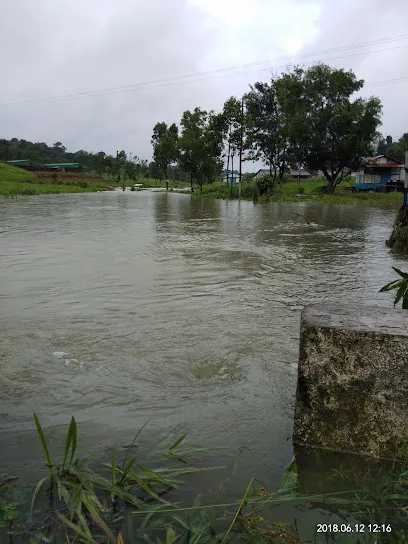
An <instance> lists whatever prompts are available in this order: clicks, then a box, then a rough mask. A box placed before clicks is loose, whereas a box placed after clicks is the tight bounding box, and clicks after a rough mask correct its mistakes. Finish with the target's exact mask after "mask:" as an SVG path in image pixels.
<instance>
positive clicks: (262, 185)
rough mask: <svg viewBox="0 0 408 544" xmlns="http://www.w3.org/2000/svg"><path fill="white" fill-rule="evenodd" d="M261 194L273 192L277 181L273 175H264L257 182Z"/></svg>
mask: <svg viewBox="0 0 408 544" xmlns="http://www.w3.org/2000/svg"><path fill="white" fill-rule="evenodd" d="M256 185H257V187H258V190H259V194H260V196H263V195H267V194H270V193H273V191H274V188H275V181H274V179H273V177H272V176H264V177H263V178H262V179H259V180H258V181H257V182H256Z"/></svg>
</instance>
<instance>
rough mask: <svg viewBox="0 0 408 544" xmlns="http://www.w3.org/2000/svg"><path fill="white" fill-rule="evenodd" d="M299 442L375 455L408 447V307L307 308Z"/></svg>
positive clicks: (302, 346)
mask: <svg viewBox="0 0 408 544" xmlns="http://www.w3.org/2000/svg"><path fill="white" fill-rule="evenodd" d="M293 442H294V444H295V446H296V445H298V446H306V447H311V448H317V449H323V450H332V451H340V452H346V453H356V454H360V455H364V456H369V457H375V458H378V457H382V456H384V457H390V456H391V457H392V456H393V455H395V454H396V452H397V450H398V448H399V447H401V446H402V445H406V444H408V311H407V310H399V309H390V310H388V309H383V308H379V307H366V306H350V305H348V306H341V305H325V304H317V305H313V306H309V307H308V308H306V309H305V310H304V311H303V313H302V318H301V340H300V353H299V368H298V384H297V393H296V409H295V425H294V433H293Z"/></svg>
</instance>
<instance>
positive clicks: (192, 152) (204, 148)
mask: <svg viewBox="0 0 408 544" xmlns="http://www.w3.org/2000/svg"><path fill="white" fill-rule="evenodd" d="M223 123H224V119H223V117H222V115H219V114H218V115H216V114H214V112H212V111H211V112H207V111H204V110H201V109H200V108H195V109H194V111H192V112H191V111H185V112H184V113H183V116H182V119H181V127H182V133H181V136H180V140H179V145H180V158H179V162H180V166H181V168H182V169H183V170H184V171H185V172H188V173H189V174H190V179H191V187H193V185H192V182H193V179H195V180H196V181H197V183H198V185H199V187H200V191H202V187H203V182H204V180H205V179H207V180H208V181H212V180H213V179H214V178H215V177H217V175H218V173H219V170H220V168H221V169H222V157H223V133H222V128H223Z"/></svg>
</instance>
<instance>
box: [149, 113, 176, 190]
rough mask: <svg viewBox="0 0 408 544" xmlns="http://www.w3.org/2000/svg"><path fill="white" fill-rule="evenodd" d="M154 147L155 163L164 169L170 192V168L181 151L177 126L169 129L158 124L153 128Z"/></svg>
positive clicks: (163, 124)
mask: <svg viewBox="0 0 408 544" xmlns="http://www.w3.org/2000/svg"><path fill="white" fill-rule="evenodd" d="M152 145H153V159H154V162H155V163H156V164H157V165H158V166H159V168H161V169H162V171H163V173H164V177H165V180H166V189H167V190H168V189H169V182H168V168H169V166H170V165H171V164H172V163H174V162H175V161H176V160H177V157H178V151H179V148H178V127H177V125H176V124H175V123H173V124H172V125H170V127H167V124H166V123H157V124H156V125H155V126H154V128H153V136H152Z"/></svg>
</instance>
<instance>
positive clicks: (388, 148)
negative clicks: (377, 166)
mask: <svg viewBox="0 0 408 544" xmlns="http://www.w3.org/2000/svg"><path fill="white" fill-rule="evenodd" d="M407 151H408V132H405V133H404V134H403V135H402V136H401V138H399V140H397V141H394V140H393V139H392V136H386V137H385V138H384V136H383V135H382V134H381V133H379V134H378V136H377V147H376V152H377V155H389V156H390V157H392V158H393V159H396V160H397V161H401V162H404V161H405V153H406V152H407Z"/></svg>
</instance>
